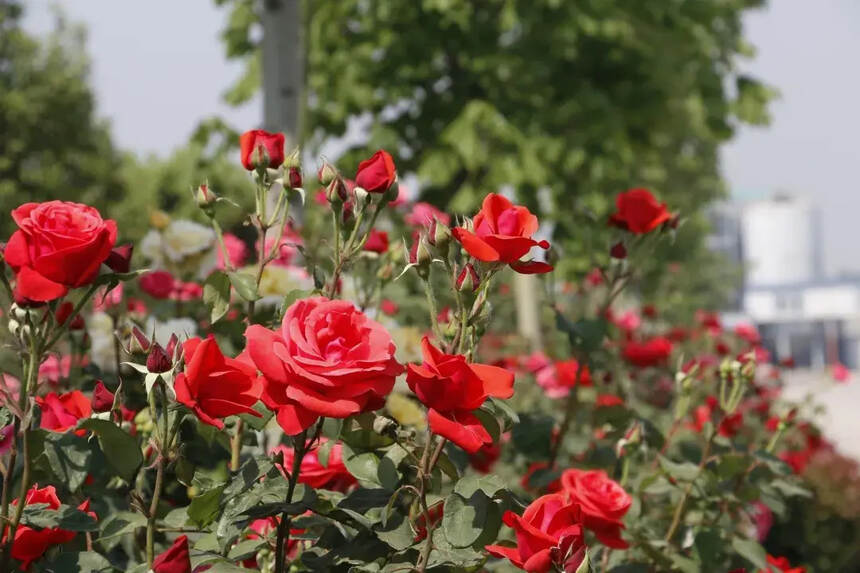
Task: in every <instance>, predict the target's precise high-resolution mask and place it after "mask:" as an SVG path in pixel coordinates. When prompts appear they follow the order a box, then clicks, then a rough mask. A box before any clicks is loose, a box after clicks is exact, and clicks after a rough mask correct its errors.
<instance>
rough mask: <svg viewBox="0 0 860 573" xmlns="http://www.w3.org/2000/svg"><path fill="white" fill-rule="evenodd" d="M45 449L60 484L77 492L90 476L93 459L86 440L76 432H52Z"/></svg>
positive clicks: (46, 439)
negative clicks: (90, 464) (91, 460)
mask: <svg viewBox="0 0 860 573" xmlns="http://www.w3.org/2000/svg"><path fill="white" fill-rule="evenodd" d="M44 448H45V450H44V454H45V457H46V458H47V460H48V464H49V465H50V466H51V471H52V472H54V475H55V476H57V479H58V480H59V481H60V483H63V484H65V485H66V487H68V488H69V490H71V491H77V490H78V488H80V487H81V485H82V484H83V483H84V480H85V479H86V478H87V475H88V474H89V463H90V459H91V457H92V451H90V446H89V444H87V441H86V439H85V438H82V437H80V436H77V435H75V433H74V432H66V433H64V434H59V433H55V432H51V433H49V434H48V435H47V437H46V438H45V444H44Z"/></svg>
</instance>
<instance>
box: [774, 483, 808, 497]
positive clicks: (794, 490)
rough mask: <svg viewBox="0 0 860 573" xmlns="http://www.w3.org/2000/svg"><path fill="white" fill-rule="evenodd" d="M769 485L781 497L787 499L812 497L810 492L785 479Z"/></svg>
mask: <svg viewBox="0 0 860 573" xmlns="http://www.w3.org/2000/svg"><path fill="white" fill-rule="evenodd" d="M770 485H771V486H772V487H774V488H776V489H777V490H779V492H780V493H782V495H785V496H787V497H792V496H800V497H812V492H811V491H809V490H808V489H806V488H804V487H801V486H799V485H797V484H796V483H794V482H791V481H788V480H786V479H777V480H773V481H772V482H770Z"/></svg>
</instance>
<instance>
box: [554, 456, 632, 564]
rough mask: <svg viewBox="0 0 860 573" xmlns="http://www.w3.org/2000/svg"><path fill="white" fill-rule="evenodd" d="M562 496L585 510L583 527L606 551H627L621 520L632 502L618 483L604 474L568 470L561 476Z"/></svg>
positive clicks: (598, 471)
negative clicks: (613, 549)
mask: <svg viewBox="0 0 860 573" xmlns="http://www.w3.org/2000/svg"><path fill="white" fill-rule="evenodd" d="M561 488H562V493H563V494H564V495H565V497H566V499H568V500H569V501H570V502H571V503H575V504H579V505H580V506H581V507H582V518H583V524H584V525H585V527H586V529H590V530H591V531H593V532H594V534H595V535H597V539H599V540H600V542H601V543H603V544H604V545H606V546H607V547H613V548H615V549H626V548H627V547H629V545H628V543H627V542H626V541H624V540H623V539H621V530H622V529H624V524H623V523H621V518H622V517H624V514H625V513H627V510H628V509H630V504H631V503H632V502H633V499H632V498H631V497H630V495H628V493H627V492H626V491H624V488H623V487H621V486H620V485H619V484H618V483H617V482H615V481H613V480H611V479H609V476H607V475H606V472H604V471H601V470H591V471H583V470H577V469H569V470H565V471H564V472H563V473H562V474H561Z"/></svg>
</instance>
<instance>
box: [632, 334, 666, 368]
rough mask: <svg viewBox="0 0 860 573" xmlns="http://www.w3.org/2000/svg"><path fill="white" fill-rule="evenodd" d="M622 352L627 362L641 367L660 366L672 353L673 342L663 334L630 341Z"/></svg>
mask: <svg viewBox="0 0 860 573" xmlns="http://www.w3.org/2000/svg"><path fill="white" fill-rule="evenodd" d="M621 354H622V355H623V356H624V359H625V360H626V361H627V362H629V363H630V364H633V365H634V366H638V367H639V368H647V367H649V366H658V365H660V364H665V363H666V361H667V360H668V359H669V355H671V354H672V342H671V341H670V340H669V339H668V338H664V337H662V336H657V337H655V338H652V339H650V340H646V341H645V342H636V341H630V342H628V343H627V344H625V345H624V349H623V350H622V352H621Z"/></svg>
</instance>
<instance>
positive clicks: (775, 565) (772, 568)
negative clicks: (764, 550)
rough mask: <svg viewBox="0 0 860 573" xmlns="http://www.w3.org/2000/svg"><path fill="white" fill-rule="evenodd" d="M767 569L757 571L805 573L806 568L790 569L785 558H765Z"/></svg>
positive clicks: (765, 572) (767, 572)
mask: <svg viewBox="0 0 860 573" xmlns="http://www.w3.org/2000/svg"><path fill="white" fill-rule="evenodd" d="M767 564H768V565H769V567H768V568H767V569H759V570H758V573H806V567H792V566H791V563H790V562H789V561H788V558H787V557H774V556H773V555H768V556H767Z"/></svg>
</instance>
